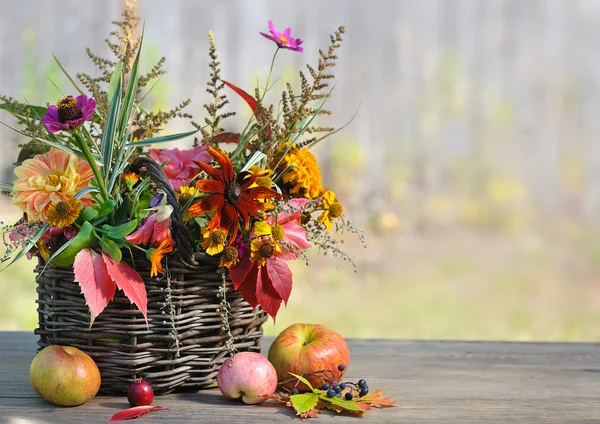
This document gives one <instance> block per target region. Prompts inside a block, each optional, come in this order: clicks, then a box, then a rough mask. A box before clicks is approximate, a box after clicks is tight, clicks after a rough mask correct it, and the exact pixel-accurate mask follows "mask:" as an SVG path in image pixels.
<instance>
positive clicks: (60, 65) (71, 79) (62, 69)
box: [52, 54, 85, 94]
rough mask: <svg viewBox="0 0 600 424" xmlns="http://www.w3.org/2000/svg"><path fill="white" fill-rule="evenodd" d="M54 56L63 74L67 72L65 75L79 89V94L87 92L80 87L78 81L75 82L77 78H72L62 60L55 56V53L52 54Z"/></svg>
mask: <svg viewBox="0 0 600 424" xmlns="http://www.w3.org/2000/svg"><path fill="white" fill-rule="evenodd" d="M52 57H53V58H54V60H55V61H56V63H57V64H58V67H59V68H60V70H61V71H63V74H65V76H66V77H67V79H68V80H69V81H70V82H71V84H73V87H75V89H76V90H77V91H79V94H85V93H84V92H83V90H82V89H81V88H79V86H78V85H77V83H76V82H75V80H74V79H73V78H71V75H69V73H68V72H67V70H66V69H65V68H64V67H63V66H62V64H61V63H60V60H58V58H57V57H56V56H54V54H52Z"/></svg>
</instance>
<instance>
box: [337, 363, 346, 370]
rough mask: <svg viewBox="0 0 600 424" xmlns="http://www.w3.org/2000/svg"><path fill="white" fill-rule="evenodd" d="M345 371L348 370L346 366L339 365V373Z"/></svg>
mask: <svg viewBox="0 0 600 424" xmlns="http://www.w3.org/2000/svg"><path fill="white" fill-rule="evenodd" d="M345 369H346V365H344V364H339V365H338V370H339V371H344V370H345Z"/></svg>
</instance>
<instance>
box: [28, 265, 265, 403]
mask: <svg viewBox="0 0 600 424" xmlns="http://www.w3.org/2000/svg"><path fill="white" fill-rule="evenodd" d="M149 267H150V263H149V262H147V261H145V262H144V261H136V270H137V271H138V272H139V273H140V275H141V276H142V278H143V279H144V282H145V284H146V290H147V292H148V323H149V328H147V327H146V323H145V321H144V318H143V316H142V314H141V312H140V311H139V310H138V309H137V308H136V307H135V306H134V305H132V304H131V303H130V301H129V300H128V299H127V298H126V297H125V296H124V295H123V293H122V292H120V291H117V292H116V294H115V298H114V299H113V300H112V301H111V302H110V303H109V305H108V307H107V308H106V309H105V310H104V311H103V312H102V313H101V314H100V315H99V316H98V317H97V318H96V320H95V321H94V324H93V326H92V327H91V328H90V314H89V310H88V307H87V306H86V304H85V300H84V298H83V295H82V294H81V291H80V289H79V285H78V284H77V283H75V282H73V270H72V269H71V268H61V267H53V266H48V267H47V268H46V270H45V271H44V273H43V274H42V275H41V276H39V278H38V288H37V292H38V301H37V303H38V315H39V328H38V329H37V330H36V331H35V333H36V334H38V335H39V336H40V339H39V342H38V344H39V346H40V348H43V347H45V346H48V345H52V344H59V345H69V346H74V347H77V348H79V349H81V350H83V351H84V352H86V353H88V354H89V355H90V356H91V357H92V358H93V359H94V361H95V362H96V364H97V365H98V368H99V369H100V373H101V376H102V387H101V391H102V392H103V393H123V392H126V391H127V388H128V386H129V383H130V382H131V381H133V380H134V379H136V378H140V377H141V378H144V379H145V380H147V381H148V382H149V383H150V384H151V385H152V387H153V388H154V390H155V392H156V393H168V392H171V391H173V390H175V389H176V388H183V387H187V388H202V387H206V386H208V385H211V384H212V383H213V382H214V381H215V378H216V375H217V372H218V370H219V366H220V364H221V363H222V362H223V361H224V360H225V359H226V357H227V355H228V353H229V349H228V346H227V341H228V340H229V335H228V334H226V333H224V332H223V330H222V327H223V321H222V318H221V311H220V310H219V308H220V298H219V297H218V296H217V295H218V293H219V288H220V286H221V285H222V277H221V275H219V274H218V273H217V272H216V266H215V265H213V264H206V265H203V266H195V267H193V268H192V267H189V266H186V265H184V264H183V263H179V262H176V261H170V262H169V270H170V273H171V279H170V280H169V281H167V279H166V278H162V279H157V278H150V277H149ZM42 268H43V265H40V266H39V267H38V268H37V269H36V272H37V273H39V272H41V270H42ZM169 286H170V289H169V288H168V287H169ZM169 294H170V296H171V301H170V302H169V301H168V295H169ZM227 300H228V301H229V303H230V305H231V307H230V311H229V312H230V316H229V325H230V329H231V333H232V335H233V341H234V345H235V347H236V348H237V349H238V350H248V351H256V352H258V351H260V342H261V339H262V324H263V323H264V322H265V321H266V319H267V317H266V314H265V313H264V312H263V311H261V310H260V309H258V310H257V311H254V310H252V308H251V307H250V305H248V303H247V302H246V301H245V300H244V299H243V298H242V297H241V295H240V294H239V292H237V291H235V290H234V289H233V287H232V286H231V285H229V284H228V293H227Z"/></svg>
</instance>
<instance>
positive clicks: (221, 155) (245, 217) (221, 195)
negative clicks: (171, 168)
mask: <svg viewBox="0 0 600 424" xmlns="http://www.w3.org/2000/svg"><path fill="white" fill-rule="evenodd" d="M208 151H209V153H210V154H211V155H212V156H213V157H214V158H215V160H216V161H217V163H218V164H219V166H220V167H221V169H220V170H217V169H215V168H213V167H212V166H210V165H207V164H206V163H202V162H196V164H197V165H198V166H199V167H200V168H202V170H203V171H204V172H206V173H207V174H208V176H209V177H211V178H212V179H210V180H200V181H198V182H196V188H197V189H198V190H201V191H203V192H205V193H209V194H208V196H206V197H204V198H203V199H202V200H200V201H199V202H198V203H195V204H193V205H192V206H190V208H189V209H188V213H189V215H190V216H198V215H201V214H203V213H206V212H209V211H211V210H213V209H215V210H216V212H215V216H214V217H213V219H212V220H211V221H210V222H209V224H208V227H209V228H210V229H211V230H213V229H215V228H217V227H220V228H223V229H225V231H231V235H230V236H229V240H230V242H231V241H232V240H235V237H236V236H237V233H238V226H239V221H240V219H241V220H242V221H243V224H242V229H243V230H245V229H246V228H248V226H249V225H250V216H251V215H255V214H256V213H257V212H258V211H261V210H263V211H264V210H265V204H264V203H261V202H260V199H272V198H273V199H279V198H280V197H281V196H280V195H279V193H277V192H276V191H275V190H273V189H270V188H266V187H251V186H252V184H254V182H255V181H256V179H257V178H258V177H257V176H256V175H252V173H250V172H247V171H246V172H240V173H239V174H237V175H236V174H235V172H234V170H233V165H232V164H231V159H229V156H227V153H225V152H224V151H223V150H221V149H216V148H213V147H209V148H208Z"/></svg>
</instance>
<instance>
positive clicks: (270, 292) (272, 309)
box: [256, 267, 282, 321]
mask: <svg viewBox="0 0 600 424" xmlns="http://www.w3.org/2000/svg"><path fill="white" fill-rule="evenodd" d="M256 300H257V301H258V304H259V305H260V307H261V308H263V310H264V311H265V312H266V313H267V314H269V315H271V317H272V318H273V321H275V318H276V317H277V311H279V307H280V306H281V300H282V299H281V296H279V293H277V291H276V290H275V289H274V288H273V285H272V283H271V280H270V279H269V275H268V273H267V271H266V267H261V268H260V269H259V272H258V273H257V274H256Z"/></svg>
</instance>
